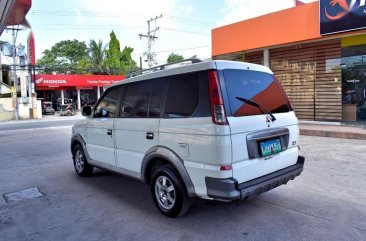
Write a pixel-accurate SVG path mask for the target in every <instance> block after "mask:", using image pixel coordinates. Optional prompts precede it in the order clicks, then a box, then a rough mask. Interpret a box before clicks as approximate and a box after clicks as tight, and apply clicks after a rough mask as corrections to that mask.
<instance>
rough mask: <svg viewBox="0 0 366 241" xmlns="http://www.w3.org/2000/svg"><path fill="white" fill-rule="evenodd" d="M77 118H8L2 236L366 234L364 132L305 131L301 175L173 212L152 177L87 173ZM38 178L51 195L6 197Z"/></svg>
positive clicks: (2, 152)
mask: <svg viewBox="0 0 366 241" xmlns="http://www.w3.org/2000/svg"><path fill="white" fill-rule="evenodd" d="M49 122H51V123H49ZM73 122H75V120H70V121H67V120H66V119H64V120H62V121H61V122H60V121H57V120H53V121H43V122H37V121H35V122H32V123H28V124H27V125H23V124H25V122H24V123H23V124H21V126H18V125H19V124H18V123H16V124H15V123H13V124H12V123H10V124H9V123H8V124H1V125H0V163H1V169H0V240H2V241H3V240H4V241H8V240H9V241H12V240H281V241H282V240H360V241H361V240H362V241H364V240H366V203H365V200H366V189H365V187H366V168H365V165H366V141H364V140H350V139H340V138H326V137H310V136H301V152H302V155H304V156H305V157H306V162H305V170H304V172H303V173H302V174H301V176H299V177H297V178H296V179H295V180H294V181H291V182H289V183H288V184H287V185H285V186H281V187H279V188H276V189H274V190H271V191H269V192H267V193H264V194H262V195H261V196H259V197H257V198H255V199H252V200H249V201H245V202H239V203H237V202H233V203H222V202H213V201H203V200H194V201H193V203H192V207H191V210H190V211H189V212H188V214H187V215H186V216H183V217H181V218H178V219H171V218H167V217H165V216H163V215H161V214H160V213H159V212H158V211H157V209H156V208H155V206H154V203H153V201H152V198H151V195H150V190H149V187H148V186H146V185H145V184H143V183H140V182H138V181H135V180H131V179H129V178H126V177H123V176H119V175H115V174H111V173H108V172H106V171H102V170H96V171H95V175H94V176H93V177H90V178H80V177H78V176H77V175H76V174H75V171H74V169H73V165H72V160H71V154H70V150H69V149H70V148H69V143H70V136H71V126H70V125H71V123H73ZM35 187H37V188H38V189H39V191H40V192H41V193H42V194H43V195H44V196H42V197H37V198H32V199H27V200H21V201H14V202H5V199H4V198H3V195H4V194H8V193H12V192H16V191H21V190H24V189H28V188H35Z"/></svg>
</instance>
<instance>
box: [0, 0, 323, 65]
mask: <svg viewBox="0 0 366 241" xmlns="http://www.w3.org/2000/svg"><path fill="white" fill-rule="evenodd" d="M302 1H303V2H313V1H316V0H307V1H306V0H302ZM293 6H294V0H221V1H219V0H200V1H197V0H103V1H101V0H61V1H54V0H32V8H31V9H30V11H29V12H28V15H27V20H28V22H29V23H30V24H31V26H32V29H33V33H34V37H35V48H36V58H37V59H39V58H41V57H42V55H43V51H44V50H45V49H50V48H51V47H52V46H53V45H54V44H55V43H57V42H59V41H62V40H73V39H77V40H79V41H85V43H86V44H88V43H89V41H90V40H91V39H94V40H96V41H99V40H102V41H103V43H104V44H108V42H109V34H110V33H111V31H112V30H113V31H114V32H115V34H116V36H117V38H118V40H119V41H120V44H121V49H123V48H124V47H125V46H129V47H132V48H134V51H133V55H132V57H133V59H134V60H135V61H136V62H137V63H139V58H140V56H142V58H143V59H146V56H144V53H145V52H146V51H147V39H146V38H142V39H140V37H139V36H138V35H139V34H146V33H147V20H149V19H151V18H154V17H156V16H160V15H162V18H159V19H158V20H156V21H153V22H151V29H155V28H157V27H158V28H159V30H158V31H156V37H158V38H157V39H156V40H155V41H154V42H153V47H152V50H153V52H155V53H156V62H157V63H159V64H161V63H164V62H166V59H167V57H168V56H169V54H170V53H172V52H174V53H176V54H180V55H183V56H184V57H185V58H189V57H191V56H193V55H197V57H198V58H202V59H207V58H210V57H211V30H212V29H213V28H217V27H220V26H224V25H227V24H231V23H235V22H239V21H243V20H245V19H249V18H253V17H257V16H260V15H264V14H267V13H270V12H275V11H280V10H282V9H286V8H290V7H293ZM27 36H28V31H26V30H25V31H20V32H19V34H18V37H17V44H19V43H21V44H23V45H25V44H26V39H27ZM0 40H3V41H11V32H7V31H4V32H3V34H2V35H1V37H0ZM143 65H144V67H146V63H144V64H143Z"/></svg>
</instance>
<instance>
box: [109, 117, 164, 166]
mask: <svg viewBox="0 0 366 241" xmlns="http://www.w3.org/2000/svg"><path fill="white" fill-rule="evenodd" d="M159 121H160V120H159V119H154V118H116V120H115V127H114V133H115V134H114V135H115V142H116V159H117V166H118V167H120V168H123V169H125V170H129V171H132V172H136V173H140V172H141V164H142V161H143V158H144V156H145V154H146V152H147V150H149V149H150V148H151V147H153V146H157V145H158V140H159ZM147 132H151V133H154V139H152V140H148V139H146V133H147Z"/></svg>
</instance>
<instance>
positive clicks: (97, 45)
mask: <svg viewBox="0 0 366 241" xmlns="http://www.w3.org/2000/svg"><path fill="white" fill-rule="evenodd" d="M89 54H90V64H91V68H92V70H91V72H92V73H93V74H105V73H106V72H107V71H106V69H105V65H104V62H105V58H106V45H104V44H103V41H102V40H99V41H98V42H96V41H95V40H93V39H92V40H90V42H89Z"/></svg>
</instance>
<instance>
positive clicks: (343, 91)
mask: <svg viewBox="0 0 366 241" xmlns="http://www.w3.org/2000/svg"><path fill="white" fill-rule="evenodd" d="M339 2H344V3H345V4H348V5H346V7H344V6H341V5H335V6H333V5H331V4H330V3H331V1H330V0H324V1H323V0H320V2H313V3H309V4H304V5H301V6H298V7H294V8H290V9H286V10H282V11H279V12H275V13H270V14H267V15H264V16H260V17H257V18H253V19H248V20H245V21H241V22H238V23H234V24H230V25H226V26H222V27H219V28H216V29H213V30H212V57H213V59H224V60H236V61H245V62H251V63H257V64H263V65H266V66H268V67H270V68H271V69H272V71H273V72H274V74H275V75H276V77H277V78H278V79H279V81H280V82H281V84H282V86H283V87H284V89H285V91H286V93H287V94H288V96H289V98H290V99H291V102H292V104H293V106H294V109H295V112H296V114H297V116H298V117H299V119H302V120H311V121H331V122H346V123H356V124H366V30H365V27H366V26H365V27H363V26H361V27H359V26H358V25H355V26H356V27H354V28H356V29H347V28H348V27H349V22H350V21H354V22H355V21H360V20H359V19H364V20H363V21H364V22H365V23H366V7H365V6H361V5H357V4H359V2H360V1H358V2H356V1H352V0H350V1H339ZM362 2H363V1H361V3H362ZM352 11H353V12H352ZM363 13H364V15H365V16H363V15H362V14H363ZM351 15H352V16H356V17H357V18H352V19H347V18H348V17H350V16H351ZM327 18H331V19H327ZM324 19H325V21H324ZM321 21H323V22H324V23H322V24H323V25H321ZM361 24H362V23H361ZM321 32H322V34H321Z"/></svg>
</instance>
